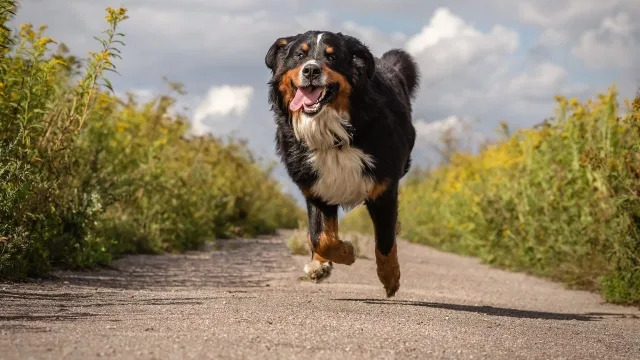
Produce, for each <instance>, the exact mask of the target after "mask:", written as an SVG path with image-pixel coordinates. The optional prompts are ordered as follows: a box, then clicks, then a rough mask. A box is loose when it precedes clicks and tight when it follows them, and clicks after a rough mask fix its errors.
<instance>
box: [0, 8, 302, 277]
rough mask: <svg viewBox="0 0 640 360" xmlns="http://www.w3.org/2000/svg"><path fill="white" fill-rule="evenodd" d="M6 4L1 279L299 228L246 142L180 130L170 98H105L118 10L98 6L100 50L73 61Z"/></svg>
mask: <svg viewBox="0 0 640 360" xmlns="http://www.w3.org/2000/svg"><path fill="white" fill-rule="evenodd" d="M14 9H15V2H14V1H10V0H0V25H1V26H0V41H1V42H0V277H10V278H18V277H23V276H29V275H44V274H46V273H47V272H48V271H49V270H50V268H51V267H52V266H63V267H89V266H94V265H100V264H105V263H108V262H109V261H110V260H111V258H112V256H113V255H114V254H120V253H124V252H160V251H180V250H185V249H192V248H196V247H198V246H199V245H201V244H202V243H203V242H204V241H205V240H207V239H212V238H215V237H223V236H232V235H253V234H258V233H268V232H273V231H274V230H275V229H276V228H278V227H296V226H297V225H298V221H299V220H300V219H301V213H300V212H301V210H300V209H299V208H298V207H297V206H296V204H295V201H294V200H293V199H292V198H291V197H290V196H287V195H284V194H283V193H282V192H281V191H280V187H279V185H278V183H277V182H276V181H275V180H273V179H272V178H271V177H270V173H269V170H268V169H264V168H263V167H262V166H261V165H260V164H258V163H257V162H256V161H254V160H253V157H252V154H251V153H250V152H249V151H248V150H247V148H246V146H245V145H244V144H242V143H240V142H233V141H230V142H226V143H225V142H223V141H221V140H219V139H216V138H214V137H211V136H207V137H190V136H189V135H188V129H189V128H188V122H187V121H186V120H185V118H184V117H183V116H181V115H179V114H178V115H176V114H175V112H174V111H173V109H172V105H173V103H174V99H173V98H171V97H170V96H159V97H157V98H156V99H154V100H152V101H149V102H148V103H145V104H138V103H137V102H136V99H135V98H133V97H129V99H127V100H121V99H119V98H117V97H116V96H114V95H113V90H112V88H111V83H110V82H109V80H108V79H107V78H106V77H105V76H104V75H105V74H106V73H108V72H115V66H114V65H113V61H114V60H115V59H119V58H120V56H119V53H120V51H119V48H120V47H121V46H123V45H124V43H123V42H122V40H123V37H124V35H123V34H121V33H119V32H118V31H117V27H118V24H119V23H120V22H121V21H123V20H125V19H126V18H127V16H126V10H124V9H117V10H116V9H111V8H109V9H107V16H106V19H107V24H108V28H107V30H106V31H104V32H103V36H102V37H101V38H99V39H98V40H99V43H100V44H101V46H102V49H101V51H99V52H96V53H90V57H89V58H88V59H87V60H86V61H80V60H78V59H77V58H75V57H73V56H71V55H69V54H68V51H67V49H66V48H65V47H64V46H63V45H61V46H59V48H58V50H57V51H56V52H52V51H51V50H50V49H49V47H50V46H51V44H54V43H55V41H53V40H52V39H50V38H48V37H46V36H44V34H43V33H44V31H45V27H41V28H37V29H36V28H34V27H33V26H31V25H22V26H21V27H20V31H19V32H18V33H13V32H11V31H10V29H9V28H8V26H7V23H8V21H9V20H10V18H11V16H13V14H14ZM178 90H179V89H178Z"/></svg>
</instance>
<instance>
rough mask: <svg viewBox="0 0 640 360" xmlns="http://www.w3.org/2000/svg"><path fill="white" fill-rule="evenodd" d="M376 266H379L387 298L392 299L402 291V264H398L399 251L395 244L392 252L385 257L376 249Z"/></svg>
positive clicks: (379, 276)
mask: <svg viewBox="0 0 640 360" xmlns="http://www.w3.org/2000/svg"><path fill="white" fill-rule="evenodd" d="M376 264H377V266H378V268H377V272H378V278H379V279H380V282H381V283H382V285H383V286H384V290H385V292H386V293H387V297H392V296H394V295H395V294H396V292H398V289H400V264H399V263H398V251H397V247H396V244H393V248H391V252H390V253H389V254H388V255H387V256H384V255H382V254H381V253H380V251H379V250H378V249H376Z"/></svg>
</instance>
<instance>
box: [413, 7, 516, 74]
mask: <svg viewBox="0 0 640 360" xmlns="http://www.w3.org/2000/svg"><path fill="white" fill-rule="evenodd" d="M518 42H519V40H518V33H517V32H515V31H512V30H509V29H507V28H505V27H503V26H500V25H495V26H493V27H492V28H491V30H490V31H489V32H488V33H482V32H480V31H479V30H477V29H476V28H474V27H473V26H471V25H469V24H467V23H466V22H465V21H464V20H462V19H461V18H460V17H458V16H456V15H454V14H453V13H452V12H451V11H450V10H449V9H446V8H439V9H437V10H436V11H435V13H434V14H433V16H432V17H431V19H430V20H429V24H428V25H427V26H425V27H424V28H423V29H422V31H421V32H420V33H418V34H416V35H414V36H412V37H411V38H409V40H408V41H407V43H406V48H407V50H408V51H409V52H410V53H412V54H413V55H414V56H415V57H416V60H417V61H418V63H419V64H420V66H421V70H422V74H423V76H424V78H425V79H426V80H427V81H428V82H429V81H436V80H441V79H444V78H447V77H448V76H450V75H452V74H456V73H459V72H460V71H464V69H465V68H469V66H472V67H477V66H478V65H479V63H482V64H487V63H493V62H495V61H496V60H497V59H496V58H497V57H501V56H504V55H506V54H510V53H512V52H513V51H515V50H516V48H517V47H518Z"/></svg>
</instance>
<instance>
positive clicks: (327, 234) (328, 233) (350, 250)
mask: <svg viewBox="0 0 640 360" xmlns="http://www.w3.org/2000/svg"><path fill="white" fill-rule="evenodd" d="M313 251H314V253H316V254H318V255H319V256H320V257H322V258H324V259H327V260H329V261H333V262H335V263H338V264H345V265H351V264H353V263H354V262H355V261H356V252H355V248H354V247H353V244H351V243H350V242H348V241H342V240H340V239H339V238H338V220H337V219H330V220H328V221H325V222H324V224H323V229H322V233H321V234H320V238H319V239H318V245H317V246H316V247H315V248H314V249H313Z"/></svg>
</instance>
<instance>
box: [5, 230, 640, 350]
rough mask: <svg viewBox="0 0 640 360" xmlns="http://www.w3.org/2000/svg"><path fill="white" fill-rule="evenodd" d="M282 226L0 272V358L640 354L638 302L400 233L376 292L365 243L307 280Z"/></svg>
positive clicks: (372, 265) (300, 258) (372, 264)
mask: <svg viewBox="0 0 640 360" xmlns="http://www.w3.org/2000/svg"><path fill="white" fill-rule="evenodd" d="M285 238H286V235H283V236H279V237H273V238H261V239H258V240H257V241H256V240H255V239H252V240H229V241H225V242H224V244H223V245H222V248H221V249H218V251H205V252H190V253H186V254H181V255H162V256H150V255H149V256H147V255H140V256H129V257H125V258H123V259H120V260H118V261H116V262H114V264H113V266H112V267H111V268H109V269H105V270H102V271H96V272H59V273H56V275H57V279H55V280H45V281H39V282H32V283H0V304H1V306H0V335H1V336H0V354H1V356H0V358H3V359H24V358H32V357H33V358H65V359H74V358H75V359H87V358H94V357H114V358H259V359H265V358H267V359H270V358H273V359H278V358H327V356H328V358H336V359H343V358H421V359H422V358H471V357H473V358H505V359H513V358H578V359H580V358H621V359H638V358H640V336H638V334H640V311H639V310H638V309H637V308H632V307H622V306H616V305H610V304H604V303H603V302H602V300H601V298H600V297H599V296H598V295H596V294H593V293H589V292H584V291H572V290H567V289H565V288H564V287H563V286H562V285H561V284H558V283H553V282H550V281H547V280H542V279H538V278H534V277H531V276H528V275H524V274H518V273H510V272H506V271H502V270H498V269H493V268H490V267H488V266H486V265H482V264H480V263H479V262H478V261H477V260H475V259H471V258H465V257H461V256H458V255H453V254H448V253H443V252H439V251H435V250H433V249H431V248H428V247H424V246H422V245H417V244H410V243H406V242H401V243H400V246H399V251H400V258H401V266H402V280H401V288H400V291H399V292H398V295H397V296H396V297H395V298H392V299H386V298H385V297H384V295H383V294H384V292H383V290H382V287H381V286H380V284H379V283H378V280H377V278H376V273H375V261H374V260H373V259H372V258H373V251H372V246H371V244H370V243H369V244H364V245H366V246H363V248H364V249H365V250H366V251H365V256H366V257H365V258H359V259H358V260H357V261H356V263H355V264H354V265H353V266H351V267H346V266H341V265H339V266H337V267H336V268H335V269H334V273H333V275H332V277H331V278H329V279H328V280H327V281H326V282H324V283H322V284H319V285H316V284H313V283H310V282H307V281H300V280H299V279H298V277H299V276H300V275H301V270H300V269H301V267H302V265H303V264H304V262H305V261H306V260H307V257H306V256H294V257H292V256H290V255H289V251H288V249H287V248H286V247H285V245H284V243H285Z"/></svg>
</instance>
